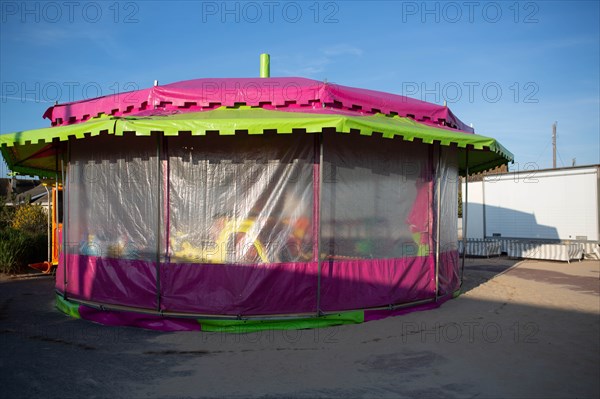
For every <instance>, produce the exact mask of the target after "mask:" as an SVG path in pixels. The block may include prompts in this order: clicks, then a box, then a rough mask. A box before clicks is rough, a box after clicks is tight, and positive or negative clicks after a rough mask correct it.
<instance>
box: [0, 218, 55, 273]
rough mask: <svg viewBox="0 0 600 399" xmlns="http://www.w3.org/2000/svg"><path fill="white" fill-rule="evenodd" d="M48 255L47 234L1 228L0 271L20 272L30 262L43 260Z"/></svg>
mask: <svg viewBox="0 0 600 399" xmlns="http://www.w3.org/2000/svg"><path fill="white" fill-rule="evenodd" d="M47 256H48V242H47V236H46V235H45V234H30V233H27V232H24V231H19V230H15V229H11V228H7V229H4V230H0V272H1V273H18V272H21V271H23V270H25V269H26V268H27V265H28V264H30V263H37V262H42V261H44V260H46V259H47Z"/></svg>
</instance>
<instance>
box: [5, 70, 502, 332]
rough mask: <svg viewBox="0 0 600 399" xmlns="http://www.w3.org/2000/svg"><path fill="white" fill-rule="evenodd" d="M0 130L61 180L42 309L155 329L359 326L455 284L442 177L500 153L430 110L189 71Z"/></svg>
mask: <svg viewBox="0 0 600 399" xmlns="http://www.w3.org/2000/svg"><path fill="white" fill-rule="evenodd" d="M44 117H46V118H48V119H50V121H51V124H52V127H50V128H46V129H38V130H30V131H23V132H17V133H12V134H6V135H2V136H0V145H1V150H2V154H3V156H4V158H5V159H6V161H7V163H8V165H9V167H10V168H11V169H12V170H14V171H18V172H21V173H25V174H31V175H38V176H47V177H54V178H56V179H57V180H58V181H61V182H62V183H63V187H64V191H65V194H64V198H65V200H64V205H63V206H64V220H63V222H64V228H63V233H62V243H61V258H60V259H61V260H60V262H59V266H58V270H57V273H56V290H57V306H58V307H59V309H61V310H63V311H64V312H66V313H68V314H71V315H73V316H75V317H82V318H86V319H90V320H94V321H99V322H103V323H107V324H119V325H138V326H143V327H148V328H157V329H164V330H181V329H183V330H193V329H202V330H205V331H207V330H213V331H214V330H227V331H249V330H259V329H266V328H307V327H319V326H327V325H336V324H344V323H356V322H362V321H368V320H373V319H377V318H381V317H386V316H389V315H393V314H397V313H402V312H405V311H407V309H408V310H414V309H422V308H427V307H434V306H439V304H441V303H443V302H444V301H445V300H447V299H449V298H452V297H453V296H455V295H457V294H458V293H459V292H460V284H461V269H460V264H459V259H458V249H457V229H456V226H457V189H458V176H459V175H460V174H463V175H464V174H468V173H471V172H477V171H482V170H486V169H488V168H492V167H495V166H498V165H501V164H505V163H507V162H509V161H511V160H512V154H510V152H508V151H507V150H506V149H505V148H504V147H502V145H500V144H499V143H498V142H497V141H496V140H494V139H492V138H489V137H484V136H480V135H477V134H475V133H474V132H473V129H472V128H470V127H468V126H466V125H465V124H464V123H462V122H461V121H460V120H459V119H458V118H457V117H456V116H455V115H454V114H453V113H452V112H451V111H450V110H449V109H448V108H447V107H446V106H439V105H435V104H430V103H426V102H423V101H418V100H414V99H410V98H407V97H403V96H398V95H393V94H388V93H382V92H376V91H371V90H364V89H356V88H350V87H345V86H339V85H334V84H331V83H323V82H317V81H313V80H309V79H301V78H263V79H199V80H192V81H185V82H179V83H174V84H169V85H164V86H155V87H152V88H149V89H144V90H139V91H135V92H130V93H122V94H119V95H113V96H106V97H101V98H96V99H90V100H86V101H80V102H75V103H68V104H61V105H56V106H54V107H51V108H49V109H48V110H47V111H46V113H45V114H44Z"/></svg>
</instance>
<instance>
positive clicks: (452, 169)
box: [435, 147, 460, 295]
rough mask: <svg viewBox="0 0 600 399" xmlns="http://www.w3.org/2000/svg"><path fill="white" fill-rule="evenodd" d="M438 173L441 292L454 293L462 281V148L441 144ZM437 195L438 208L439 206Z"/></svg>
mask: <svg viewBox="0 0 600 399" xmlns="http://www.w3.org/2000/svg"><path fill="white" fill-rule="evenodd" d="M439 154H440V155H439V157H440V158H439V164H438V170H437V176H438V181H439V184H440V186H439V189H440V190H441V192H440V201H441V203H440V213H439V215H440V220H439V221H438V222H439V224H440V225H439V232H440V235H439V251H440V256H439V288H440V290H439V292H440V294H442V295H443V294H450V293H452V292H453V291H454V290H456V289H457V288H458V287H459V285H460V276H459V275H458V270H459V267H458V260H459V258H458V229H457V227H456V226H457V225H458V199H457V198H458V184H459V177H458V151H457V149H456V148H445V147H440V153H439ZM437 200H438V198H437V196H436V197H435V209H437V206H438V204H437Z"/></svg>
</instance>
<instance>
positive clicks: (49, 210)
mask: <svg viewBox="0 0 600 399" xmlns="http://www.w3.org/2000/svg"><path fill="white" fill-rule="evenodd" d="M43 186H44V189H45V190H46V198H47V199H48V262H50V263H52V242H51V241H50V240H51V237H50V230H51V223H52V222H51V217H52V215H51V213H50V212H51V211H52V209H51V208H52V207H51V205H50V201H51V198H50V193H51V191H49V190H48V186H47V185H46V183H44V184H43Z"/></svg>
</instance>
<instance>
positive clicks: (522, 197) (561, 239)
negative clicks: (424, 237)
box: [462, 165, 600, 260]
mask: <svg viewBox="0 0 600 399" xmlns="http://www.w3.org/2000/svg"><path fill="white" fill-rule="evenodd" d="M468 186H469V187H468V204H465V203H463V221H465V220H467V225H466V226H465V225H463V233H465V234H466V238H467V240H468V241H470V242H477V241H486V242H488V244H486V245H487V246H490V244H489V243H490V242H498V241H500V242H502V246H501V247H500V250H504V251H506V252H508V254H509V255H511V253H512V255H514V256H516V257H533V258H542V259H558V260H569V258H570V259H574V258H577V257H578V256H579V255H580V254H579V252H578V251H575V248H580V249H581V252H582V253H581V254H586V253H590V252H591V253H592V254H593V253H596V254H597V255H598V244H599V243H600V215H599V208H600V165H591V166H580V167H572V168H560V169H544V170H524V171H517V172H509V173H503V174H498V175H489V176H485V177H484V178H483V180H482V181H474V182H469V183H468ZM466 189H467V188H466V185H465V183H464V182H463V185H462V190H463V191H462V192H463V199H464V198H465V193H466ZM465 214H466V216H467V217H466V218H465V217H464V216H465ZM529 252H532V253H529ZM555 252H556V253H555ZM519 254H520V255H519Z"/></svg>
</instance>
